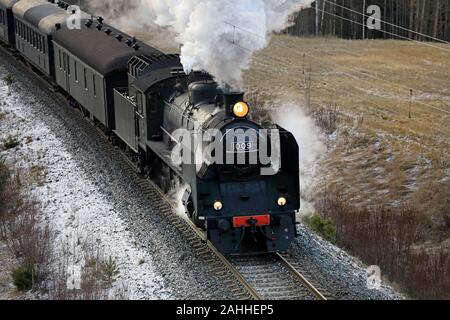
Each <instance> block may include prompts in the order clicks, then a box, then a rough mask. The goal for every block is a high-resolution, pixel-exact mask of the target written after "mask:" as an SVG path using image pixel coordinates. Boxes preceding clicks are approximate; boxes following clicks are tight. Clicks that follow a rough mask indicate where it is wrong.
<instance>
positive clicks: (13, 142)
mask: <svg viewBox="0 0 450 320" xmlns="http://www.w3.org/2000/svg"><path fill="white" fill-rule="evenodd" d="M19 144H20V143H19V141H18V140H17V139H16V138H14V137H12V136H8V138H6V139H5V140H4V141H3V147H4V148H5V150H9V149H14V148H15V147H17V146H18V145H19Z"/></svg>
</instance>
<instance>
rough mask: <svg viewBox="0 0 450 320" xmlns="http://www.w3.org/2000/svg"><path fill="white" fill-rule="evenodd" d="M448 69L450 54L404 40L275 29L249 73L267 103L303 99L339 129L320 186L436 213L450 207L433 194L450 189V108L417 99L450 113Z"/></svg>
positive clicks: (369, 201) (359, 200) (330, 128)
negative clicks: (420, 205) (418, 204)
mask: <svg viewBox="0 0 450 320" xmlns="http://www.w3.org/2000/svg"><path fill="white" fill-rule="evenodd" d="M448 70H450V59H449V55H448V52H446V51H441V50H438V49H435V48H429V47H427V46H421V45H419V44H416V43H411V42H406V41H394V40H388V41H384V40H372V41H349V40H341V39H334V38H326V39H323V38H319V39H318V38H297V37H289V36H275V37H274V38H273V39H272V43H271V45H270V46H269V47H268V48H267V49H265V50H263V51H262V52H260V53H258V54H257V55H256V57H255V58H254V62H253V65H252V68H251V70H250V71H249V72H247V73H246V76H245V80H246V84H247V86H248V87H249V88H251V89H252V90H256V91H258V92H260V93H261V97H262V98H261V99H262V100H263V103H262V104H263V105H264V104H267V103H268V101H269V102H270V101H275V100H277V99H289V100H294V101H297V102H298V103H299V104H300V105H303V106H304V108H305V109H306V110H307V111H308V112H309V113H310V114H311V115H313V116H314V117H315V119H316V121H317V124H318V125H319V126H320V127H322V128H323V129H324V132H325V133H327V134H331V133H334V134H335V136H336V137H337V140H336V141H335V142H332V144H333V148H332V150H330V153H329V154H328V155H327V157H326V158H325V159H324V160H323V162H322V164H321V166H320V172H318V174H317V175H318V176H320V177H321V178H323V181H325V183H321V184H320V185H319V186H318V188H319V189H321V190H324V189H325V188H328V187H339V188H340V189H341V190H342V192H343V193H344V194H346V195H352V196H353V199H352V200H353V201H354V203H355V204H363V205H376V204H386V205H391V206H401V205H402V204H405V203H409V202H410V201H412V200H413V199H421V200H422V201H425V203H426V205H427V207H428V209H427V210H426V211H427V213H429V214H430V215H432V216H433V218H436V217H440V216H442V210H444V209H445V208H444V207H443V204H445V205H447V207H446V208H447V211H450V210H449V206H448V201H447V199H448V196H447V197H445V194H444V193H443V192H437V194H438V195H439V196H431V197H430V193H431V192H435V191H438V190H439V189H438V188H442V187H443V188H444V189H445V190H448V188H450V115H449V114H446V113H445V112H441V111H438V110H436V109H433V108H431V107H429V106H424V105H421V104H420V103H424V104H427V105H430V106H432V107H436V108H439V109H442V110H447V111H449V112H450V89H449V81H448V79H449V75H450V74H449V71H448ZM410 89H413V96H414V101H413V104H412V108H411V111H412V112H411V115H412V117H411V119H410V118H409V106H410V98H409V90H410ZM419 102H420V103H419ZM430 185H431V186H432V188H433V189H432V190H433V191H431V192H430V191H429V186H430ZM438 185H439V187H438ZM319 191H320V190H319ZM441 236H447V237H448V236H450V235H449V232H444V234H442V235H441Z"/></svg>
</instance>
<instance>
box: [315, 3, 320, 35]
mask: <svg viewBox="0 0 450 320" xmlns="http://www.w3.org/2000/svg"><path fill="white" fill-rule="evenodd" d="M319 17H320V16H319V0H316V37H317V36H319Z"/></svg>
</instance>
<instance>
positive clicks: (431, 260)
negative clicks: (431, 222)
mask: <svg viewBox="0 0 450 320" xmlns="http://www.w3.org/2000/svg"><path fill="white" fill-rule="evenodd" d="M351 202H352V201H351V200H349V199H347V198H345V197H344V196H342V195H341V194H340V193H339V192H336V191H330V190H328V191H327V192H326V193H324V194H323V195H322V196H321V197H320V200H319V201H317V203H316V207H317V209H318V210H319V211H320V212H321V213H322V214H323V215H324V216H325V217H327V218H329V219H331V220H332V221H333V222H334V224H335V227H336V236H337V238H336V240H337V243H338V244H339V245H340V246H342V247H344V248H346V249H347V250H348V251H350V252H352V253H353V254H355V255H357V256H358V257H360V258H361V259H363V261H364V262H366V263H367V264H369V265H378V266H380V267H381V269H382V272H383V274H384V275H386V276H388V278H389V279H390V280H391V281H393V282H395V283H397V284H398V285H399V286H400V287H401V288H402V289H403V290H404V291H405V292H407V293H408V294H410V295H411V297H413V298H419V299H450V277H449V275H450V250H449V248H448V245H446V244H445V242H444V243H442V244H441V245H439V246H433V248H429V247H427V246H424V245H417V244H418V243H422V242H423V240H424V239H425V238H426V231H425V230H426V229H427V226H428V218H427V216H426V215H425V214H424V213H423V212H422V211H418V210H417V209H416V208H413V207H405V208H402V209H393V208H391V207H386V206H375V207H364V206H360V207H356V206H352V205H350V203H351Z"/></svg>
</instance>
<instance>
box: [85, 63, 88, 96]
mask: <svg viewBox="0 0 450 320" xmlns="http://www.w3.org/2000/svg"><path fill="white" fill-rule="evenodd" d="M84 90H86V91H88V85H87V72H86V68H84Z"/></svg>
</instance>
